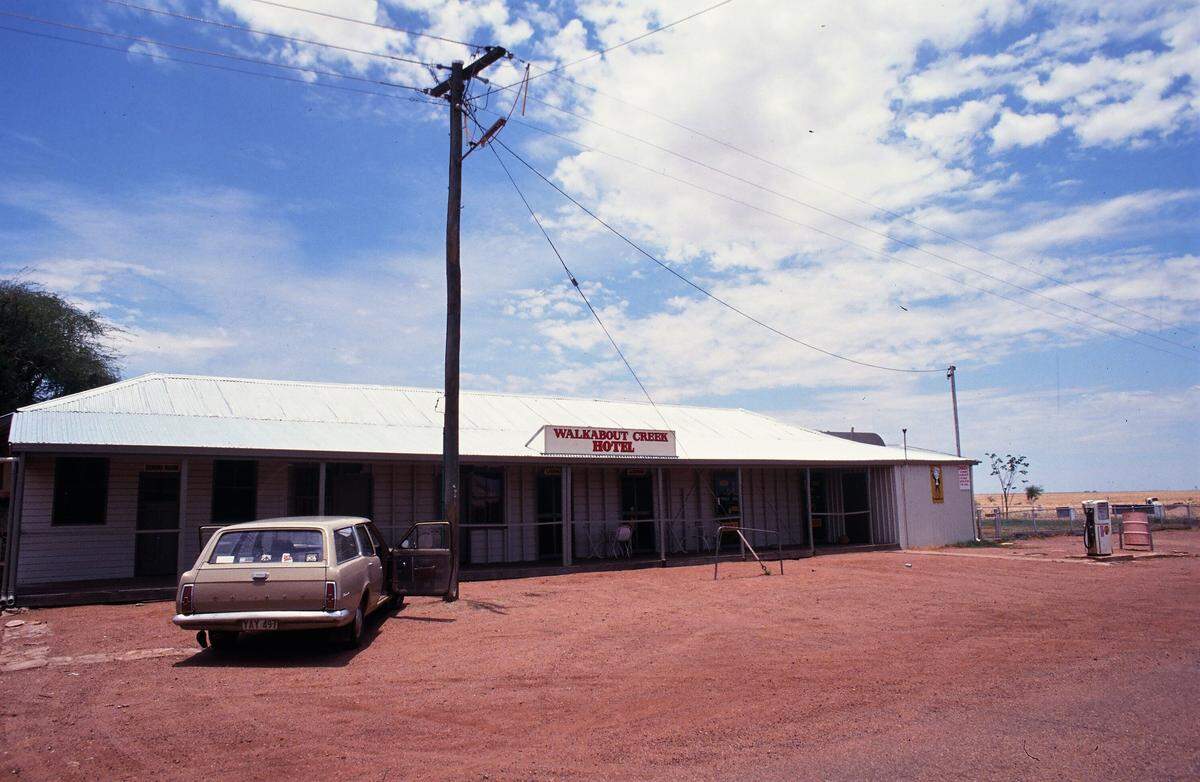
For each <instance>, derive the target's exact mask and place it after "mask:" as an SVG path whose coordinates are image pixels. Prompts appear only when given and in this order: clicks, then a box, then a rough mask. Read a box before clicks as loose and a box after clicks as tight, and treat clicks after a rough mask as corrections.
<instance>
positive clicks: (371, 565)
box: [354, 524, 387, 600]
mask: <svg viewBox="0 0 1200 782" xmlns="http://www.w3.org/2000/svg"><path fill="white" fill-rule="evenodd" d="M354 534H355V535H357V536H358V549H359V551H361V552H362V555H363V557H364V558H365V559H366V567H367V588H368V589H369V590H370V591H371V597H372V598H374V599H375V600H378V599H379V598H381V597H383V596H384V595H386V594H387V592H385V591H384V587H385V584H384V581H383V557H384V552H383V551H382V550H381V549H380V546H379V544H378V543H377V542H376V541H375V540H374V539H373V538H372V535H371V532H370V530H368V529H367V525H366V524H356V525H355V526H354Z"/></svg>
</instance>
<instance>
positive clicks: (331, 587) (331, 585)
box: [325, 581, 337, 611]
mask: <svg viewBox="0 0 1200 782" xmlns="http://www.w3.org/2000/svg"><path fill="white" fill-rule="evenodd" d="M336 603H337V582H336V581H326V582H325V610H326V611H332V610H333V607H334V605H335V604H336Z"/></svg>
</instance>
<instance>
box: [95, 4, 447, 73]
mask: <svg viewBox="0 0 1200 782" xmlns="http://www.w3.org/2000/svg"><path fill="white" fill-rule="evenodd" d="M104 2H106V3H110V4H112V5H118V6H122V7H124V8H131V9H133V10H135V11H144V12H145V13H148V14H158V15H159V16H170V17H172V18H175V19H182V20H184V21H187V22H199V23H200V24H207V25H212V26H213V27H221V28H224V29H226V30H238V31H240V32H244V33H253V34H254V35H266V36H269V37H271V38H279V39H282V40H284V41H291V42H292V43H303V44H308V45H311V46H323V47H325V48H327V49H337V50H339V51H343V52H351V53H353V54H363V55H366V56H368V57H381V58H384V59H388V60H395V61H397V62H407V63H412V64H413V65H424V66H425V67H427V68H437V67H444V66H438V65H437V64H436V63H431V62H425V61H424V60H414V59H412V58H409V57H400V56H399V55H395V54H386V53H384V52H372V51H367V50H365V49H355V48H353V47H350V46H339V45H338V44H336V43H325V42H323V41H313V40H309V39H307V38H296V37H294V36H291V35H284V34H283V33H273V32H269V31H267V30H258V29H256V28H253V27H244V26H242V25H240V24H233V23H231V22H222V21H220V20H219V19H206V18H204V17H202V16H191V15H189V14H181V13H177V12H175V11H167V10H165V9H162V8H147V7H146V6H144V5H136V4H134V3H129V2H126V0H104Z"/></svg>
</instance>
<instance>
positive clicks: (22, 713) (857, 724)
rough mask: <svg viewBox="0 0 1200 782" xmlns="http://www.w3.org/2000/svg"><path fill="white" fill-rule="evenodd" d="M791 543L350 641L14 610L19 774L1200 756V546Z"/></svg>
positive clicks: (365, 774)
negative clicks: (338, 644) (1053, 550)
mask: <svg viewBox="0 0 1200 782" xmlns="http://www.w3.org/2000/svg"><path fill="white" fill-rule="evenodd" d="M1164 534H1166V533H1164ZM1170 535H1171V536H1172V537H1175V538H1177V539H1178V541H1179V544H1178V545H1179V546H1180V547H1184V546H1186V547H1188V548H1189V550H1191V551H1193V552H1195V551H1198V550H1200V533H1197V532H1184V533H1180V532H1175V533H1170ZM982 553H986V551H983V552H982ZM905 563H909V564H911V567H906V566H905ZM785 567H786V574H785V575H784V576H783V577H779V576H772V577H770V578H763V577H758V576H755V575H754V569H753V567H752V566H750V565H742V564H741V563H738V564H736V565H730V566H728V567H726V566H725V565H723V566H722V576H723V578H722V580H721V581H719V582H713V581H712V580H711V579H712V570H711V568H704V567H690V568H672V569H667V570H641V571H627V572H618V573H596V574H578V575H570V576H559V577H554V578H540V579H526V580H513V581H501V582H479V583H469V584H464V585H463V598H464V599H463V600H461V601H459V602H458V603H455V604H450V605H447V604H443V603H441V602H440V601H435V600H429V599H421V600H414V601H412V602H411V603H410V605H409V606H408V607H406V608H405V609H404V610H402V611H400V612H399V613H397V614H396V615H395V616H393V617H391V618H388V619H386V621H382V622H379V623H376V626H375V632H374V634H373V637H371V638H370V642H369V644H368V645H367V646H366V647H365V648H363V649H362V650H360V651H358V652H357V653H348V652H331V651H328V649H327V648H326V647H325V646H324V645H323V643H322V640H321V639H320V638H313V637H300V638H297V637H287V636H282V635H281V636H274V637H260V638H257V639H250V641H249V642H247V643H245V644H244V645H243V648H242V649H241V650H240V651H239V653H238V654H237V655H236V656H234V657H232V658H230V659H227V660H222V659H219V658H216V657H214V656H213V655H212V653H211V652H208V651H200V650H199V649H197V648H195V647H194V646H193V645H192V644H191V640H192V639H191V636H190V635H188V634H185V633H183V632H182V631H179V630H176V629H175V628H174V627H173V626H172V625H171V624H170V623H169V621H168V619H169V615H170V612H171V606H169V605H168V604H165V603H153V604H146V605H143V606H113V607H90V608H66V609H50V610H43V611H32V612H27V613H23V614H20V615H17V616H11V615H10V616H5V617H4V619H5V620H6V621H12V620H23V621H24V622H25V624H24V625H22V626H19V627H14V628H6V629H5V630H4V640H3V642H2V643H0V670H5V669H7V670H5V672H0V716H2V719H0V742H2V745H0V746H2V750H0V773H3V774H4V776H5V777H6V778H9V777H10V775H19V777H22V778H27V779H50V778H54V779H85V778H90V779H95V778H104V779H145V778H167V779H176V778H178V779H183V778H187V779H195V778H197V777H201V776H209V775H220V776H221V777H226V778H237V779H277V778H281V777H284V776H285V775H286V776H289V777H295V778H306V779H332V778H335V777H336V778H347V779H360V778H361V779H375V780H381V779H384V778H387V779H392V780H396V779H407V778H416V777H420V778H441V779H492V780H496V779H564V778H607V779H639V778H647V777H654V778H666V779H701V780H707V779H798V778H825V779H864V778H894V777H904V778H926V779H934V778H936V779H944V778H949V777H966V778H973V779H1013V778H1042V779H1050V778H1072V779H1085V778H1105V779H1146V778H1195V777H1197V776H1200V752H1198V750H1197V748H1198V747H1200V701H1198V699H1197V694H1198V693H1200V557H1198V556H1195V555H1194V554H1193V555H1192V556H1187V557H1180V558H1171V559H1154V560H1143V561H1137V562H1130V563H1122V564H1113V565H1105V566H1101V565H1093V564H1088V563H1078V562H1075V563H1059V562H1054V561H1045V560H1039V559H1038V558H1028V557H1019V556H1012V557H1001V558H992V557H982V556H979V557H972V556H930V555H926V554H921V553H918V552H912V553H903V552H888V553H868V554H852V555H838V556H828V557H817V558H816V559H812V560H802V561H799V562H788V563H787V564H786V566H785ZM37 622H41V623H43V624H35V623H37ZM189 647H190V648H189ZM138 658H141V659H138ZM23 666H35V667H29V668H27V669H25V670H16V669H17V668H21V667H23Z"/></svg>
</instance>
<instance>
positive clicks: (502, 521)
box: [459, 465, 508, 527]
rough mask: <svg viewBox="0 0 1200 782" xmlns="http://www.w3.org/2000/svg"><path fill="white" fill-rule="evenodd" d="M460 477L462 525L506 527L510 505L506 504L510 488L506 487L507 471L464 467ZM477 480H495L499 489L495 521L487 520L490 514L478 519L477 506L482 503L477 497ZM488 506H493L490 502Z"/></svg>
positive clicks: (496, 498) (493, 468)
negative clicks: (475, 489) (475, 487)
mask: <svg viewBox="0 0 1200 782" xmlns="http://www.w3.org/2000/svg"><path fill="white" fill-rule="evenodd" d="M459 476H460V480H461V481H462V482H461V484H460V485H459V497H460V504H459V513H460V514H461V521H462V523H463V524H464V525H467V526H474V525H477V524H478V525H487V526H493V527H494V526H503V525H506V524H507V523H508V508H507V507H506V506H507V504H508V503H507V502H505V499H506V497H507V490H508V486H507V485H506V484H507V482H508V481H507V477H508V476H507V474H506V471H505V470H504V469H503V468H502V467H476V466H474V465H471V466H467V467H463V468H462V469H461V471H460V472H459ZM476 478H479V479H480V480H495V481H496V483H497V485H498V487H499V488H498V491H497V493H496V496H495V497H494V503H495V509H496V513H495V516H496V517H497V518H496V520H495V521H489V520H486V516H487V515H488V514H481V515H483V516H484V518H477V515H476V513H475V504H476V503H477V502H479V501H480V498H479V497H476V496H475V491H474V482H475V479H476ZM488 506H489V507H490V506H491V503H490V502H489V503H488Z"/></svg>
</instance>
